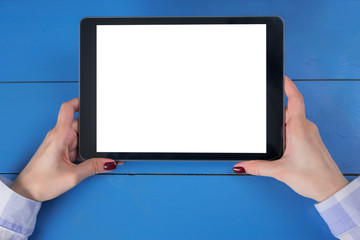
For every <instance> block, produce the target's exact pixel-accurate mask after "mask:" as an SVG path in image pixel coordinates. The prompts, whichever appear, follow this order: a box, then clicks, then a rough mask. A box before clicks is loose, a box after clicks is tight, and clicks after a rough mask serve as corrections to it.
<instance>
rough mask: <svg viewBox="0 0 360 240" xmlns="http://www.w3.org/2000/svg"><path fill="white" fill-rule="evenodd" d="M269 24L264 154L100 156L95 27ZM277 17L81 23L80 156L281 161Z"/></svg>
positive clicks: (280, 48) (280, 39)
mask: <svg viewBox="0 0 360 240" xmlns="http://www.w3.org/2000/svg"><path fill="white" fill-rule="evenodd" d="M149 24H150V25H151V24H266V100H267V101H266V118H267V121H266V142H267V147H266V148H267V152H266V153H154V152H152V153H135V152H96V25H149ZM283 25H284V23H283V20H282V19H281V18H280V17H277V16H262V17H119V18H118V17H114V18H113V17H111V18H97V17H94V18H92V17H90V18H83V19H82V20H81V22H80V87H79V90H80V111H79V118H80V129H79V154H80V156H81V158H82V159H89V158H94V157H103V158H112V159H116V160H217V161H219V160H233V161H238V160H252V159H265V160H273V159H278V158H280V157H281V156H282V155H283V152H284V77H283V76H284V68H283V65H284V63H283V61H284V60H283V58H284V47H283V46H284V43H283V42H284V30H283V28H284V27H283Z"/></svg>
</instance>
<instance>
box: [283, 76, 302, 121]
mask: <svg viewBox="0 0 360 240" xmlns="http://www.w3.org/2000/svg"><path fill="white" fill-rule="evenodd" d="M285 93H286V96H287V97H288V113H289V118H290V117H301V118H305V104H304V99H303V96H302V95H301V93H300V92H299V90H298V89H297V88H296V86H295V84H294V83H293V81H291V80H290V78H288V77H287V76H285Z"/></svg>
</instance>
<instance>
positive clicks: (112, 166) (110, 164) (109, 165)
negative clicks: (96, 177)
mask: <svg viewBox="0 0 360 240" xmlns="http://www.w3.org/2000/svg"><path fill="white" fill-rule="evenodd" d="M115 168H116V163H115V162H107V163H105V164H104V169H105V170H114V169H115Z"/></svg>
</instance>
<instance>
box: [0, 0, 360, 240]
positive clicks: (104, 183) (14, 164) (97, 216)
mask: <svg viewBox="0 0 360 240" xmlns="http://www.w3.org/2000/svg"><path fill="white" fill-rule="evenodd" d="M359 12H360V1H340V0H331V1H314V0H313V1H309V0H305V1H285V0H283V1H281V0H276V1H268V0H263V1H259V0H258V1H256V0H253V1H250V0H249V1H239V0H238V1H233V0H231V1H230V0H183V1H170V0H167V1H166V0H124V1H115V0H114V1H111V0H103V1H85V0H81V1H69V0H65V1H45V0H44V1H25V0H14V1H7V0H0V29H1V37H0V52H1V54H0V109H1V115H0V133H1V138H0V153H1V154H0V174H1V175H3V176H5V177H9V178H14V177H16V175H17V173H18V172H20V171H21V169H22V168H23V167H24V166H25V165H26V163H27V162H28V161H29V159H30V158H31V156H32V155H33V154H34V152H35V151H36V149H37V147H38V146H39V145H40V143H41V141H42V139H43V138H44V136H45V135H46V132H47V131H48V130H50V129H51V128H52V127H53V126H54V124H55V121H56V118H57V113H58V110H59V108H60V104H61V103H62V102H63V101H67V100H70V99H72V98H74V97H76V96H77V95H78V83H77V81H78V58H79V56H78V50H79V48H78V37H79V36H78V35H79V21H80V19H81V18H83V17H86V16H234V15H279V16H281V17H282V18H283V19H284V21H285V70H286V73H287V74H288V75H289V76H290V77H291V78H294V79H295V80H296V81H295V83H296V85H297V86H298V88H299V90H300V91H301V92H302V93H303V95H304V99H305V104H306V111H307V117H308V118H309V119H310V120H312V121H314V122H315V123H316V124H317V125H318V127H319V130H320V133H321V136H322V138H323V140H324V142H325V144H326V146H327V147H328V148H329V151H330V153H331V155H332V156H333V158H334V160H335V161H336V162H337V164H338V165H339V167H340V169H341V170H342V172H343V173H344V174H347V175H348V178H349V180H351V179H353V178H354V176H357V175H359V174H360V162H359V161H360V127H359V126H360V98H359V92H360V79H359V75H360V61H359V60H360V45H359V42H360V27H359V26H358V25H359V24H358V23H359V22H360V14H359ZM233 164H234V163H233V162H204V163H203V162H200V163H199V162H156V161H155V162H128V163H126V164H124V165H123V166H121V167H120V168H119V169H117V170H116V171H114V173H115V174H112V175H110V174H105V175H98V176H94V177H92V178H90V179H87V180H85V181H84V182H82V183H81V184H80V185H79V186H77V187H76V188H75V189H73V190H71V191H70V192H68V193H66V194H64V195H63V196H61V197H59V198H57V199H55V200H53V201H50V202H46V203H44V204H43V208H42V210H41V211H40V214H39V217H38V223H37V228H36V229H35V232H34V235H33V236H32V238H31V239H154V238H157V239H169V238H171V239H295V240H296V239H334V238H333V237H332V235H331V233H330V232H329V230H328V228H327V226H326V224H325V223H324V222H323V221H322V219H321V217H320V216H319V215H318V213H317V212H316V210H315V208H314V207H313V204H314V203H315V202H314V201H312V200H309V199H306V198H303V197H301V196H299V195H297V194H296V193H294V192H293V191H292V190H291V189H290V188H288V187H287V186H286V185H284V184H283V183H280V182H278V181H276V180H273V179H270V178H264V177H255V176H246V175H245V176H235V175H233V174H232V166H233Z"/></svg>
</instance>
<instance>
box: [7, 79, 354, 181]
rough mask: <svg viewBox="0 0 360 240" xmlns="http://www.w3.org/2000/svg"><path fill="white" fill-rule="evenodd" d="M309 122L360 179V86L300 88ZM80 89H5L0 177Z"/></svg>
mask: <svg viewBox="0 0 360 240" xmlns="http://www.w3.org/2000/svg"><path fill="white" fill-rule="evenodd" d="M296 85H297V86H298V87H299V89H300V91H301V92H302V93H303V95H304V98H305V104H306V111H307V116H308V118H309V119H311V120H313V121H314V122H315V123H316V124H317V125H318V127H319V130H320V133H321V135H322V138H323V140H324V142H325V144H326V146H327V147H328V149H329V151H330V153H331V154H332V156H333V158H334V159H335V161H336V162H337V163H338V165H339V167H340V169H341V170H342V172H343V173H350V174H351V173H360V161H359V159H360V129H359V127H358V126H360V98H359V97H358V93H359V92H360V81H356V82H355V81H354V82H308V81H306V82H296ZM77 95H78V84H77V83H36V84H33V83H22V84H20V83H6V84H5V83H3V84H0V108H1V109H2V113H3V114H1V115H0V123H1V124H0V132H1V136H2V137H1V138H0V153H1V154H0V173H9V172H19V171H20V170H21V169H22V168H23V167H24V166H25V164H26V163H27V162H28V161H29V159H30V158H31V156H32V155H33V154H34V152H35V151H36V149H37V148H38V146H39V145H40V143H41V142H42V140H43V138H44V136H45V135H46V132H47V131H48V130H50V129H51V128H53V126H54V125H55V122H56V118H57V113H58V110H59V108H60V105H61V103H62V102H63V101H67V100H69V99H72V98H74V97H76V96H77ZM233 164H234V162H156V161H155V162H127V163H126V164H125V165H123V166H121V167H120V168H119V169H118V170H116V172H121V173H223V174H228V173H232V166H233Z"/></svg>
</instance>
